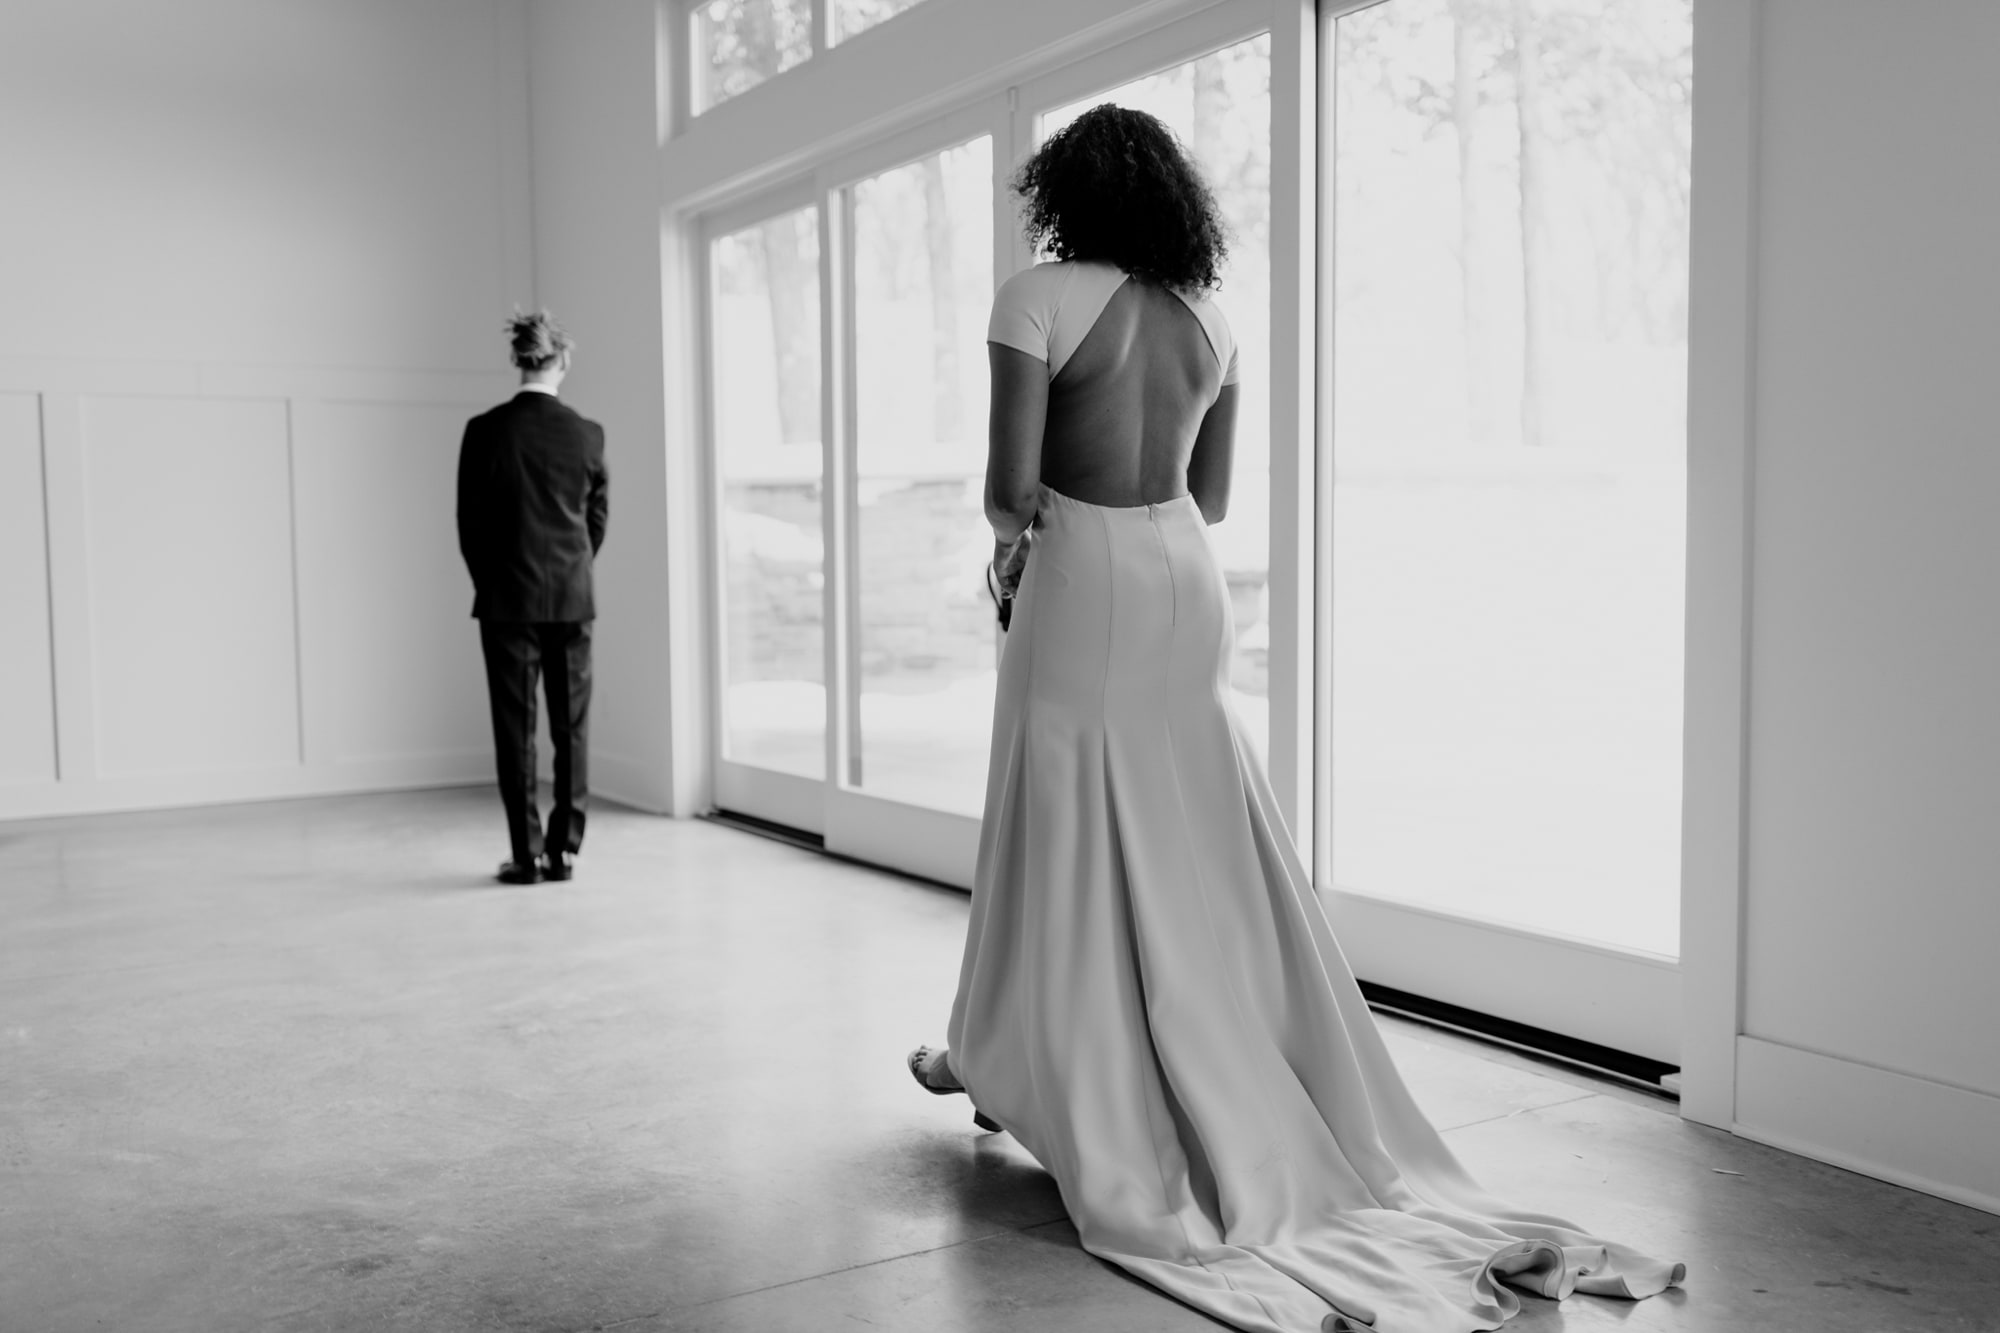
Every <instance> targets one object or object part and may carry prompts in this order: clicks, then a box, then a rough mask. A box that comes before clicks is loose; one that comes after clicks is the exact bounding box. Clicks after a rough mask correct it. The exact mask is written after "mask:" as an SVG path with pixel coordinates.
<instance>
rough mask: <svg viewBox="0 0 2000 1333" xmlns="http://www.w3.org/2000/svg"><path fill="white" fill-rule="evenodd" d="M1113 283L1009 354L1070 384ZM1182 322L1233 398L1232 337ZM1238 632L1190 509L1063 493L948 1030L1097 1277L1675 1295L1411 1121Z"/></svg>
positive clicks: (1186, 1297) (1006, 671) (999, 330)
mask: <svg viewBox="0 0 2000 1333" xmlns="http://www.w3.org/2000/svg"><path fill="white" fill-rule="evenodd" d="M1102 267H1103V266H1085V265H1042V266H1040V267H1038V268H1037V269H1034V270H1030V271H1029V274H1023V275H1020V276H1018V277H1017V278H1016V279H1015V280H1013V281H1012V282H1010V283H1009V284H1008V287H1009V288H1014V289H1015V290H1013V291H1011V292H1010V291H1009V290H1008V288H1003V289H1002V293H1001V299H1000V303H999V305H998V306H996V310H995V319H994V334H993V336H994V339H995V341H1002V342H1004V343H1006V345H1012V346H1022V344H1024V343H1025V344H1028V345H1027V346H1025V347H1023V348H1022V349H1023V350H1027V351H1030V352H1031V354H1039V355H1042V356H1044V357H1045V358H1046V359H1049V360H1050V361H1051V364H1052V365H1056V364H1058V358H1059V357H1060V355H1061V354H1062V349H1063V344H1065V343H1066V345H1067V348H1069V349H1071V350H1073V349H1074V348H1075V347H1076V345H1077V343H1078V342H1080V341H1081V339H1082V337H1083V336H1084V334H1085V333H1087V332H1088V321H1089V320H1090V319H1094V318H1095V316H1096V314H1097V313H1098V312H1101V311H1102V310H1103V308H1104V304H1105V301H1106V300H1108V299H1109V298H1108V294H1106V295H1105V296H1104V297H1103V299H1098V298H1097V296H1096V295H1095V294H1094V289H1093V288H1092V285H1091V283H1092V282H1093V281H1095V287H1096V288H1102V287H1104V286H1105V285H1106V282H1107V281H1108V285H1109V286H1110V288H1111V289H1112V290H1114V291H1115V289H1116V286H1117V284H1118V283H1119V282H1122V281H1123V280H1124V275H1123V274H1120V273H1118V272H1117V271H1116V270H1115V269H1114V270H1110V274H1111V275H1112V276H1111V277H1110V278H1109V279H1104V278H1103V275H1096V278H1095V279H1093V276H1092V275H1091V274H1090V273H1089V270H1090V269H1092V268H1102ZM1063 269H1074V270H1082V271H1083V273H1082V276H1081V277H1079V276H1078V274H1076V273H1070V274H1062V273H1056V274H1054V275H1051V274H1050V273H1049V271H1050V270H1063ZM1030 274H1038V275H1041V276H1039V277H1030V276H1029V275H1030ZM1079 293H1082V299H1078V297H1079ZM1183 300H1186V301H1188V304H1189V308H1190V310H1192V311H1193V312H1194V313H1195V314H1196V316H1197V318H1199V319H1200V321H1201V323H1202V326H1203V330H1204V332H1205V333H1207V334H1208V336H1209V339H1210V342H1211V345H1212V346H1213V347H1214V349H1215V352H1216V355H1217V357H1218V358H1219V359H1221V360H1222V361H1223V362H1224V363H1225V365H1227V366H1229V368H1230V370H1232V371H1233V361H1234V355H1233V352H1231V351H1229V350H1228V348H1227V340H1228V334H1227V329H1226V326H1225V325H1224V324H1223V323H1222V321H1221V318H1220V315H1219V314H1217V313H1215V312H1214V307H1213V306H1212V304H1210V303H1208V302H1206V301H1198V300H1195V299H1193V298H1188V297H1183ZM1066 304H1068V305H1071V311H1070V312H1068V313H1070V316H1071V317H1070V319H1069V322H1070V323H1071V324H1072V325H1074V324H1076V323H1082V324H1083V326H1084V327H1083V331H1082V332H1077V331H1076V329H1075V328H1074V327H1071V328H1069V329H1068V330H1067V333H1066V336H1065V334H1064V330H1063V327H1062V326H1063V324H1064V322H1065V314H1066V312H1065V311H1064V310H1063V309H1062V308H1061V307H1062V306H1064V305H1066ZM1021 307H1027V308H1028V309H1027V310H1026V313H1025V314H1024V313H1023V312H1022V309H1021ZM1078 307H1081V308H1082V309H1083V311H1084V318H1083V319H1081V320H1078V319H1076V318H1075V317H1074V314H1073V312H1074V310H1075V309H1076V308H1078ZM1092 307H1094V309H1093V308H1092ZM1024 328H1031V329H1032V331H1031V332H1030V333H1027V334H1023V333H1021V332H1020V330H1022V329H1024ZM1051 333H1054V334H1056V335H1057V336H1056V337H1055V338H1054V339H1053V340H1052V339H1051V337H1050V335H1051ZM1051 341H1053V342H1054V343H1056V344H1057V346H1056V348H1055V351H1054V353H1053V354H1052V353H1051V351H1050V349H1049V345H1050V343H1051ZM1051 374H1052V376H1053V374H1054V371H1052V372H1051ZM1230 378H1233V374H1232V375H1231V376H1230ZM1232 633H1233V631H1232V626H1231V617H1230V606H1229V598H1228V594H1227V590H1226V587H1225V585H1224V582H1223V578H1222V574H1221V571H1220V569H1219V568H1218V566H1217V563H1216V558H1215V554H1214V552H1213V550H1212V548H1211V547H1210V544H1209V538H1208V531H1207V527H1206V524H1205V523H1204V522H1203V519H1202V515H1201V512H1200V511H1199V510H1198V509H1197V508H1196V505H1195V502H1194V500H1193V499H1192V498H1191V497H1188V496H1182V497H1180V498H1178V499H1174V500H1170V501H1167V502H1166V503H1163V504H1149V505H1142V506H1136V507H1131V508H1107V507H1104V506H1100V505H1094V504H1086V503H1083V502H1081V501H1078V500H1075V499H1071V498H1069V497H1067V496H1064V495H1061V494H1058V493H1056V492H1055V491H1052V490H1049V489H1047V488H1046V487H1044V488H1043V490H1042V492H1041V510H1040V514H1039V516H1038V517H1037V519H1036V522H1035V531H1034V537H1033V540H1032V544H1031V549H1030V554H1029V556H1028V559H1027V565H1026V569H1025V571H1024V573H1023V575H1022V578H1021V583H1020V587H1019V590H1018V593H1017V594H1016V600H1015V604H1014V611H1013V619H1012V629H1011V631H1010V633H1009V634H1008V636H1007V640H1006V646H1005V649H1004V651H1003V653H1002V656H1001V661H1000V678H999V691H998V697H997V702H996V705H995V708H994V717H993V747H992V754H991V760H990V765H989V769H988V776H987V787H986V808H985V823H984V825H983V828H982V830H981V836H980V844H979V859H978V869H977V872H976V880H975V883H974V887H973V895H972V915H971V923H970V926H969V929H968V933H967V937H966V943H965V957H964V963H963V968H962V972H961V976H960V980H959V991H958V996H957V999H956V1002H955V1003H954V1005H953V1008H952V1014H951V1025H950V1052H951V1053H950V1057H949V1058H950V1064H951V1067H952V1069H953V1071H954V1072H955V1073H956V1074H957V1076H958V1078H959V1080H960V1081H961V1082H963V1084H964V1085H965V1087H966V1090H967V1091H968V1092H969V1093H970V1094H971V1096H972V1099H973V1102H974V1103H975V1105H977V1107H978V1108H979V1109H980V1110H981V1111H982V1112H984V1113H985V1114H986V1115H987V1116H989V1117H991V1118H992V1119H993V1120H995V1121H998V1122H999V1124H1000V1125H1001V1126H1002V1127H1003V1128H1005V1129H1006V1130H1007V1131H1008V1132H1010V1133H1012V1134H1013V1135H1014V1137H1015V1138H1016V1139H1017V1140H1018V1141H1019V1142H1020V1143H1021V1145H1022V1146H1023V1147H1025V1148H1026V1149H1027V1150H1028V1151H1029V1152H1031V1153H1033V1154H1034V1156H1035V1158H1036V1159H1037V1160H1038V1161H1040V1162H1041V1163H1042V1165H1043V1166H1044V1167H1045V1168H1046V1169H1047V1170H1048V1171H1049V1173H1050V1174H1051V1175H1052V1176H1054V1178H1055V1180H1056V1182H1057V1184H1058V1186H1059V1187H1060V1189H1061V1192H1062V1198H1063V1202H1064V1205H1065V1206H1066V1207H1067V1209H1068V1211H1069V1214H1070V1216H1071V1218H1072V1219H1073V1220H1074V1221H1075V1223H1076V1227H1077V1230H1078V1232H1079V1234H1080V1236H1081V1238H1082V1242H1083V1245H1084V1248H1085V1249H1087V1250H1089V1251H1090V1252H1091V1253H1092V1254H1095V1255H1098V1256H1099V1257H1101V1258H1103V1259H1106V1260H1109V1261H1110V1262H1112V1263H1114V1264H1117V1265H1118V1266H1120V1267H1122V1268H1124V1269H1126V1270H1127V1271H1129V1272H1131V1273H1132V1274H1134V1275H1136V1276H1137V1277H1140V1278H1142V1279H1144V1280H1145V1281H1147V1282H1150V1283H1153V1284H1154V1285H1156V1286H1158V1287H1160V1288H1162V1289H1163V1290H1165V1291H1167V1292H1168V1293H1170V1294H1172V1295H1173V1296H1176V1297H1178V1298H1179V1299H1181V1300H1182V1301H1185V1302H1187V1303H1188V1304H1189V1305H1192V1306H1194V1307H1196V1308H1197V1309H1200V1310H1202V1311H1205V1312H1207V1313H1208V1314H1210V1315H1212V1316H1214V1317H1215V1318H1217V1319H1220V1320H1223V1321H1225V1322H1227V1323H1229V1324H1232V1325H1235V1326H1236V1327H1238V1328H1241V1329H1246V1330H1254V1333H1314V1331H1316V1330H1328V1331H1332V1333H1350V1331H1357V1330H1363V1329H1367V1330H1374V1333H1469V1331H1470V1330H1475V1329H1491V1328H1496V1327H1498V1326H1499V1325H1500V1323H1501V1322H1502V1321H1504V1320H1505V1319H1507V1318H1508V1317H1510V1316H1511V1315H1513V1314H1514V1313H1516V1311H1517V1310H1518V1309H1519V1300H1518V1297H1517V1296H1516V1295H1515V1293H1514V1291H1513V1290H1512V1289H1511V1288H1517V1287H1518V1288H1521V1289H1524V1290H1527V1291H1530V1292H1533V1293H1535V1294H1538V1295H1542V1296H1547V1297H1553V1298H1561V1297H1563V1296H1567V1295H1568V1294H1569V1293H1570V1292H1572V1291H1580V1292H1588V1293H1594V1294H1599V1295H1607V1296H1619V1297H1641V1296H1648V1295H1651V1294H1653V1293H1656V1292H1659V1291H1661V1290H1663V1289H1665V1288H1666V1287H1668V1286H1671V1285H1674V1284H1677V1283H1678V1282H1679V1281H1680V1280H1681V1278H1682V1276H1683V1273H1684V1269H1683V1267H1682V1266H1681V1265H1679V1264H1669V1263H1663V1262H1660V1261H1658V1260H1654V1259H1650V1258H1647V1257H1646V1256H1644V1255H1641V1254H1638V1253H1636V1252H1634V1251H1632V1250H1630V1249H1627V1248H1625V1247H1623V1246H1620V1245H1617V1244H1614V1243H1610V1242H1606V1241H1603V1240H1600V1239H1596V1238H1594V1237H1592V1236H1590V1235H1588V1234H1587V1233H1585V1232H1584V1231H1582V1230H1581V1229H1579V1228H1578V1227H1576V1226H1575V1225H1573V1224H1571V1223H1569V1222H1566V1221H1563V1220H1562V1219H1560V1218H1555V1217H1549V1216H1545V1215H1542V1214H1539V1213H1533V1212H1527V1211H1524V1210H1522V1209H1520V1208H1517V1207H1514V1206H1512V1205H1510V1204H1508V1203H1505V1202H1503V1201H1501V1200H1499V1199H1497V1198H1494V1197H1493V1196H1492V1195H1490V1194H1488V1193H1486V1192H1485V1191H1484V1190H1483V1189H1481V1188H1480V1186H1479V1185H1478V1184H1477V1183H1476V1182H1475V1181H1474V1180H1473V1179H1472V1178H1471V1177H1470V1176H1469V1175H1468V1174H1467V1173H1466V1171H1465V1169H1464V1168H1463V1167H1462V1166H1460V1164H1459V1163H1458V1161H1457V1160H1456V1159H1455V1158H1454V1157H1453V1155H1452V1153H1451V1150H1450V1149H1449V1148H1447V1147H1446V1146H1445V1144H1444V1141H1443V1140H1442V1139H1441V1138H1440V1137H1439V1135H1438V1133H1437V1131H1436V1130H1435V1129H1433V1128H1432V1126H1431V1124H1430V1122H1429V1120H1428V1119H1426V1118H1425V1116H1424V1114H1423V1112H1422V1111H1421V1110H1419V1109H1418V1107H1417V1105H1416V1103H1415V1102H1414V1101H1413V1100H1412V1099H1411V1097H1410V1094H1409V1092H1408V1091H1407V1090H1406V1088H1405V1087H1404V1084H1403V1081H1402V1079H1401V1078H1400V1077H1399V1076H1398V1074H1397V1072H1396V1069H1395V1066H1394V1064H1393V1063H1392V1062H1391V1060H1390V1057H1389V1053H1388V1051H1387V1049H1386V1047H1385V1046H1384V1044H1383V1041H1382V1038H1381V1036H1380V1035H1379V1033H1378V1032H1377V1031H1376V1027H1375V1023H1374V1020H1373V1018H1372V1016H1371V1015H1370V1013H1369V1011H1368V1008H1367V1005H1366V1004H1365V1002H1364V1001H1363V999H1362V997H1361V993H1360V991H1359V989H1358V988H1357V987H1356V985H1355V982H1354V977H1353V974H1352V973H1351V972H1350V971H1349V969H1348V966H1347V962H1346V960H1345V959H1344V958H1343V957H1342V955H1341V951H1340V946H1339V944H1338V943H1337V942H1336V941H1335V939H1334V935H1333V931H1332V929H1331V927H1330V926H1329V924H1328V920H1327V916H1326V913H1325V911H1324V909H1323V908H1322V906H1321V904H1320V901H1319V899H1318V898H1317V896H1316V895H1315V893H1314V890H1313V887H1312V883H1311V879H1310V877H1309V875H1308V874H1307V872H1306V870H1305V868H1304V867H1303V866H1302V865H1301V864H1300V862H1299V859H1298V854H1297V852H1296V850H1295V848H1294V846H1293V844H1292V842H1291V839H1290V836H1289V834H1288V833H1287V831H1286V829H1285V827H1284V824H1283V821H1282V820H1281V819H1280V817H1279V815H1278V812H1277V807H1276V804H1275V803H1274V801H1273V799H1272V795H1271V790H1270V787H1269V784H1268V783H1267V781H1266V779H1265V776H1264V773H1263V771H1262V769H1261V766H1260V765H1259V762H1258V760H1257V758H1256V757H1255V755H1254V754H1253V753H1252V752H1251V751H1250V749H1249V748H1248V747H1247V746H1246V744H1245V743H1244V740H1243V737H1242V734H1241V732H1240V729H1239V726H1238V724H1237V722H1236V720H1235V718H1234V717H1233V715H1232V713H1231V711H1230V708H1229V706H1228V704H1227V702H1226V700H1227V698H1228V692H1227V684H1228V682H1227V664H1228V658H1229V651H1230V646H1231V642H1232Z"/></svg>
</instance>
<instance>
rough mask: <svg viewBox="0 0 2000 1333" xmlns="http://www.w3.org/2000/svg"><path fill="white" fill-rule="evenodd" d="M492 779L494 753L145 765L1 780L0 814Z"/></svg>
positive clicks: (227, 801)
mask: <svg viewBox="0 0 2000 1333" xmlns="http://www.w3.org/2000/svg"><path fill="white" fill-rule="evenodd" d="M492 781H493V756H492V755H490V754H488V753H485V752H484V751H480V752H477V753H474V752H464V753H456V754H429V755H394V756H382V757H375V758H368V759H350V760H333V761H328V762H325V763H319V764H294V765H285V766H281V767H270V768H243V769H224V770H218V771H215V772H208V773H147V774H134V775H126V776H120V777H100V778H91V779H80V780H75V781H69V782H37V783H22V784H17V785H11V786H0V821H6V820H15V819H47V818H53V817H59V816H66V815H99V814H115V813H119V812H123V811H132V810H172V809H178V808H183V807H186V806H196V805H231V804H235V803H238V802H243V801H273V800H292V799H295V798H297V797H302V796H346V795H352V794H354V793H357V792H371V791H410V790H415V789H418V788H423V787H467V786H474V785H477V784H480V783H490V782H492Z"/></svg>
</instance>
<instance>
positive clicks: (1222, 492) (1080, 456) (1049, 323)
mask: <svg viewBox="0 0 2000 1333" xmlns="http://www.w3.org/2000/svg"><path fill="white" fill-rule="evenodd" d="M987 341H988V344H989V346H990V348H991V355H992V360H993V372H994V375H993V419H992V447H991V452H990V454H989V459H988V496H989V506H988V508H989V517H990V518H993V519H994V522H995V530H996V533H1000V534H1003V540H1005V539H1006V538H1005V536H1004V534H1005V533H1007V532H1010V531H1014V530H1016V529H1017V527H1018V525H1019V524H1020V523H1021V522H1023V521H1025V520H1024V519H1023V517H1022V516H1023V515H1024V514H1031V513H1032V509H1031V508H1028V507H1027V506H1029V505H1030V503H1031V500H1032V494H1033V490H1034V488H1035V487H1036V486H1038V485H1045V486H1047V487H1049V488H1050V489H1051V490H1054V491H1057V492H1059V493H1061V494H1063V495H1067V496H1069V497H1071V498H1072V499H1077V500H1082V501H1084V502H1086V503H1089V504H1097V505H1106V506H1110V507H1114V508H1128V507H1133V506H1138V505H1146V504H1160V503H1164V502H1166V501H1168V500H1172V499H1176V498H1178V497H1180V496H1183V495H1187V494H1190V493H1192V494H1193V495H1194V496H1195V499H1196V500H1197V502H1198V503H1199V504H1200V506H1201V509H1202V512H1203V514H1204V515H1205V516H1207V518H1208V519H1209V521H1210V522H1215V521H1219V520H1220V518H1221V517H1222V515H1223V513H1224V512H1226V510H1227V507H1228V473H1229V456H1230V452H1231V444H1232V436H1233V432H1234V423H1235V404H1236V391H1235V383H1234V381H1235V379H1236V355H1235V341H1234V338H1233V337H1232V336H1231V334H1230V332H1229V326H1228V323H1227V322H1226V321H1225V320H1224V319H1223V318H1222V314H1221V312H1220V311H1219V310H1217V309H1216V308H1215V306H1214V305H1213V304H1211V303H1210V302H1208V301H1207V300H1205V299H1204V298H1202V297H1200V296H1199V295H1189V294H1184V293H1181V292H1178V291H1175V290H1172V289H1170V288H1166V287H1162V286H1160V285H1158V284H1156V283H1151V282H1145V281H1141V280H1138V279H1134V278H1131V277H1128V276H1127V275H1126V274H1125V273H1123V272H1121V271H1120V270H1118V269H1117V268H1115V267H1113V266H1111V265H1109V264H1101V263H1091V262H1064V263H1051V264H1040V265H1037V266H1036V267H1034V268H1032V269H1029V270H1026V271H1024V272H1021V273H1017V274H1015V275H1014V277H1012V278H1010V279H1008V280H1007V282H1006V283H1004V284H1003V285H1002V286H1001V289H1000V292H999V294H998V295H997V296H996V297H995V300H994V306H993V319H992V322H991V324H990V326H989V329H988V333H987Z"/></svg>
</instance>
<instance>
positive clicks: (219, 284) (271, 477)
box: [0, 0, 534, 817]
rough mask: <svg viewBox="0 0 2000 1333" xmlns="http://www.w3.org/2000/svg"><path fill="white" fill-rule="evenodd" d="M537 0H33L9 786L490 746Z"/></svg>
mask: <svg viewBox="0 0 2000 1333" xmlns="http://www.w3.org/2000/svg"><path fill="white" fill-rule="evenodd" d="M527 99H528V59H527V20H526V8H525V3H524V0H427V3H425V4H422V5H408V4H403V3H398V2H397V0H343V2H342V3H339V4H330V3H325V2H324V0H186V2H185V3H181V4H175V5H171V6H163V5H157V4H149V3H145V2H144V0H85V2H83V3H75V2H72V0H16V2H15V3H10V4H9V5H7V6H6V11H5V15H4V18H0V159H4V161H5V162H6V163H7V170H6V181H5V187H4V188H5V191H6V201H7V206H6V207H5V208H4V209H0V291H4V292H5V293H6V308H5V312H4V316H0V623H4V624H5V625H7V627H8V628H7V631H6V633H5V634H0V817H7V816H16V815H27V814H42V813H64V812H73V811H86V810H98V809H109V808H118V807H126V806H137V805H152V804H173V803H178V802H184V801H190V800H226V799H238V798H245V797H259V796H269V795H283V794H291V793H303V792H317V791H335V790H348V789H356V788H366V787H379V786H394V785H407V784H414V783H432V782H451V781H465V780H474V781H477V780H483V779H485V778H487V777H488V776H489V775H490V773H491V758H490V742H489V740H488V736H487V729H486V721H485V709H484V700H483V693H484V685H483V677H482V674H481V669H480V663H479V652H478V643H477V633H476V629H475V626H474V624H473V622H472V621H471V620H470V619H469V618H468V616H467V611H468V610H469V607H470V590H469V586H468V584H467V581H466V578H465V575H464V572H463V570H462V568H461V567H460V565H459V562H458V557H457V552H456V548H455V545H454V540H453V535H452V468H453V461H454V459H455V456H456V451H457V445H458V434H459V430H460V427H461V425H462V423H463V421H464V419H465V417H466V416H468V415H470V414H471V413H473V412H475V411H478V410H480V409H482V408H483V407H485V406H487V405H489V404H490V403H491V402H493V401H494V400H495V399H496V398H497V397H500V396H504V394H505V392H507V389H508V385H509V383H510V379H509V377H508V376H507V375H506V374H504V373H502V372H503V371H504V366H505V363H504V359H503V352H504V344H503V341H502V338H501V334H500V330H499V322H500V319H501V318H502V316H503V315H504V314H505V313H506V312H507V311H508V310H509V309H510V308H511V307H512V305H513V304H515V303H516V302H520V303H524V304H525V303H530V302H531V301H532V298H533V295H534V292H533V272H532V256H531V254H530V251H529V225H530V203H529V178H528V161H529V155H528V104H527Z"/></svg>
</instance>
